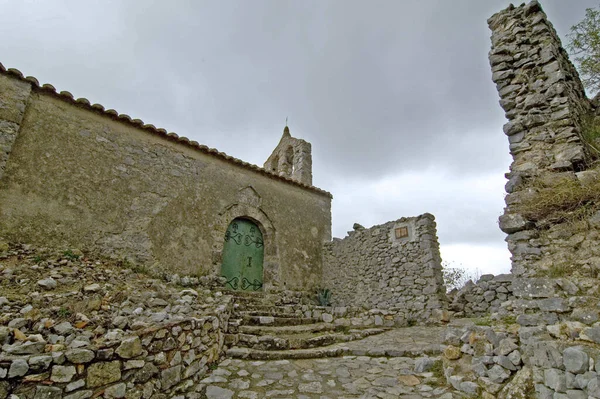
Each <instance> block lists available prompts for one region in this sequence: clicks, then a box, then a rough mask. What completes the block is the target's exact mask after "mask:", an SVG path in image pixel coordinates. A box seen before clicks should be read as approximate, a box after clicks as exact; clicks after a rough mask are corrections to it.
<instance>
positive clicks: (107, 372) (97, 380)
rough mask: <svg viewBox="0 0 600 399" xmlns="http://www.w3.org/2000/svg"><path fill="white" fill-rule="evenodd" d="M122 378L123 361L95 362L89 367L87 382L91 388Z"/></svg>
mask: <svg viewBox="0 0 600 399" xmlns="http://www.w3.org/2000/svg"><path fill="white" fill-rule="evenodd" d="M120 379H121V362H120V361H118V360H114V361H112V362H99V363H93V364H91V365H90V366H89V367H88V373H87V379H86V384H87V386H88V387H89V388H95V387H99V386H102V385H107V384H110V383H113V382H116V381H119V380H120Z"/></svg>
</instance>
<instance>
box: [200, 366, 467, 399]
mask: <svg viewBox="0 0 600 399" xmlns="http://www.w3.org/2000/svg"><path fill="white" fill-rule="evenodd" d="M414 363H415V360H414V359H412V358H407V357H395V358H384V357H368V356H344V357H340V358H325V359H303V360H271V361H253V360H239V359H227V360H225V361H223V362H222V363H221V364H220V365H219V368H218V369H216V370H214V371H213V373H212V375H211V376H210V377H209V378H207V379H206V380H205V382H206V383H207V384H209V385H208V386H207V389H206V396H207V398H209V399H216V398H219V399H220V398H247V399H259V398H294V399H309V398H311V399H312V398H318V399H325V398H329V399H336V398H339V399H343V398H382V399H386V398H404V399H420V398H443V399H452V398H455V397H458V396H453V394H452V392H450V391H449V389H448V388H446V387H439V385H440V381H439V380H438V379H437V378H436V377H435V376H434V374H433V373H431V372H426V373H416V372H415V371H414V368H415V364H414Z"/></svg>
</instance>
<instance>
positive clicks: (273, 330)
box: [238, 323, 339, 336]
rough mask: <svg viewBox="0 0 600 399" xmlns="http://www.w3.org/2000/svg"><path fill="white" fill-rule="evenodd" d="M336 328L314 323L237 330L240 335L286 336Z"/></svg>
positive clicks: (249, 327)
mask: <svg viewBox="0 0 600 399" xmlns="http://www.w3.org/2000/svg"><path fill="white" fill-rule="evenodd" d="M336 328H339V327H337V326H336V325H335V324H331V323H314V324H301V325H293V326H273V325H268V326H265V325H262V326H248V325H241V326H239V327H238V330H239V332H240V333H241V334H253V335H275V336H278V335H279V336H281V335H287V334H306V333H318V332H323V331H333V330H335V329H336Z"/></svg>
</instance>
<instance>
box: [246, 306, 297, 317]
mask: <svg viewBox="0 0 600 399" xmlns="http://www.w3.org/2000/svg"><path fill="white" fill-rule="evenodd" d="M235 313H236V314H238V315H240V316H274V317H289V316H296V317H304V314H303V313H302V311H300V310H296V309H295V308H294V307H283V306H278V307H265V308H264V309H244V310H241V309H236V312H235Z"/></svg>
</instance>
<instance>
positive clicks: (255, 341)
mask: <svg viewBox="0 0 600 399" xmlns="http://www.w3.org/2000/svg"><path fill="white" fill-rule="evenodd" d="M383 331H385V330H382V329H375V328H372V329H364V330H351V331H348V332H347V333H342V332H325V333H317V334H315V333H308V334H291V335H283V336H274V335H262V336H260V335H253V334H239V335H238V343H237V345H238V346H240V347H246V348H251V349H258V350H287V349H308V348H316V347H322V346H328V345H332V344H335V343H340V342H349V341H355V340H358V339H362V338H365V337H368V336H370V335H375V334H379V333H382V332H383Z"/></svg>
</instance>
